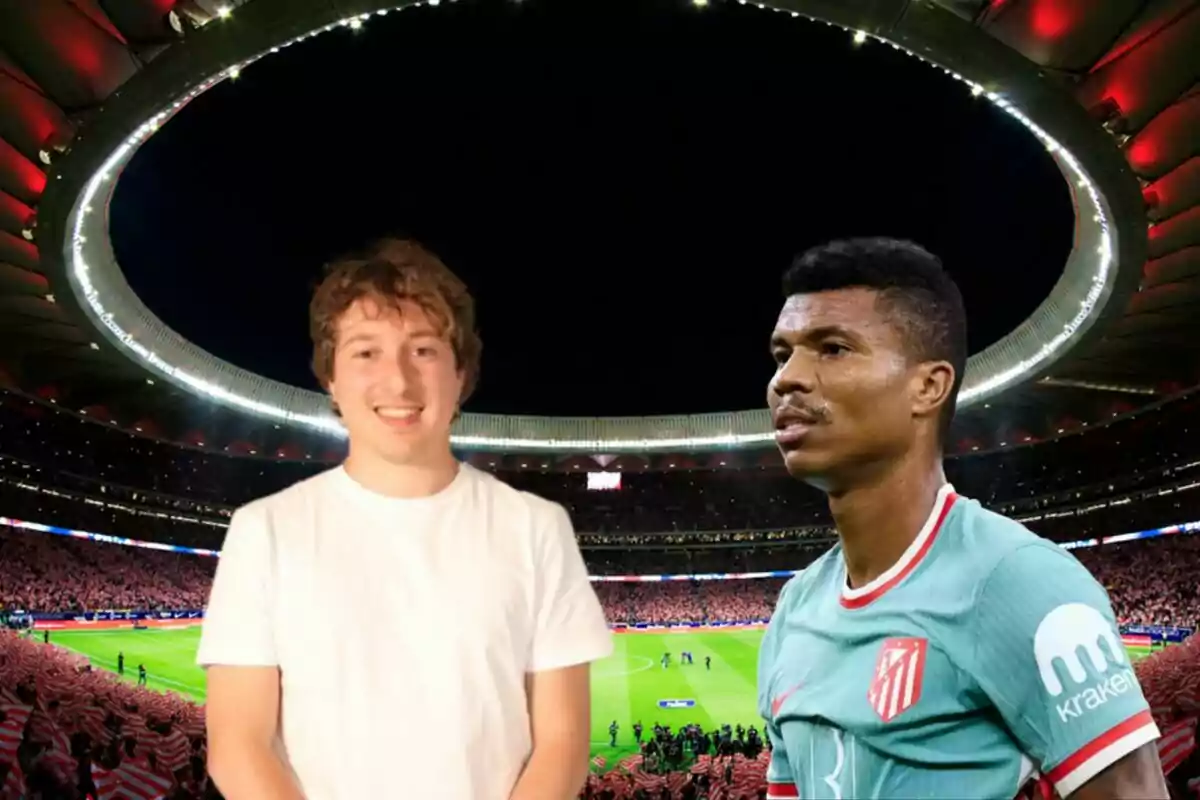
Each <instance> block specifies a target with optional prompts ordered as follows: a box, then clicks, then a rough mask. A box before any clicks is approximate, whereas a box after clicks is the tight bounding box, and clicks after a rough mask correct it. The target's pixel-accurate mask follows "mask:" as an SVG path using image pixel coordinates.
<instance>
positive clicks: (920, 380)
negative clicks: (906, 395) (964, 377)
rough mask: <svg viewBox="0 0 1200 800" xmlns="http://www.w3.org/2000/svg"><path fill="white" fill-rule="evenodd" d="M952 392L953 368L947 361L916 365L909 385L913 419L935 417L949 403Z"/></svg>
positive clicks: (924, 362)
mask: <svg viewBox="0 0 1200 800" xmlns="http://www.w3.org/2000/svg"><path fill="white" fill-rule="evenodd" d="M953 390H954V367H953V366H951V364H950V362H949V361H923V362H921V363H920V364H918V365H917V368H916V370H915V372H914V374H913V379H912V382H911V383H910V391H911V397H912V413H913V416H914V417H934V416H937V415H938V414H939V413H940V411H941V408H942V406H944V405H945V404H946V403H948V402H950V393H951V392H952V391H953Z"/></svg>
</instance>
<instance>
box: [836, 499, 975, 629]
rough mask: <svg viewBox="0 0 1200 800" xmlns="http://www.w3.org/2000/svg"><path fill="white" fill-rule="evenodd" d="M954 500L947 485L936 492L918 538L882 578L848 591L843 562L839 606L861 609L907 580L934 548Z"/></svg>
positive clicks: (843, 563) (848, 586)
mask: <svg viewBox="0 0 1200 800" xmlns="http://www.w3.org/2000/svg"><path fill="white" fill-rule="evenodd" d="M957 498H958V495H957V494H955V493H954V487H953V486H951V485H950V484H948V483H947V484H946V485H945V486H943V487H942V488H941V489H939V490H938V493H937V497H936V498H934V501H933V508H932V509H931V510H930V512H929V517H928V518H927V519H926V520H925V524H924V525H922V526H921V530H920V532H919V533H917V538H915V539H913V541H912V544H910V545H909V546H908V549H907V550H905V551H904V553H903V554H902V555H901V556H900V560H899V561H897V562H896V563H895V564H892V566H890V567H888V568H887V569H886V570H885V571H884V572H883V574H882V575H880V576H879V577H878V578H876V579H875V580H873V581H871V582H870V583H867V584H864V585H863V586H860V587H858V588H857V589H851V588H850V585H849V581H847V580H846V563H845V561H843V562H842V596H841V597H840V598H839V600H840V601H841V604H842V607H843V608H862V607H863V606H866V605H869V604H871V603H873V602H874V601H875V600H877V599H879V598H880V597H881V596H882V595H883V594H884V592H886V591H887V590H888V589H891V588H892V587H893V586H895V585H896V584H898V583H900V581H902V580H904V579H905V578H907V577H908V574H909V573H910V572H912V571H913V570H914V569H916V568H917V565H918V564H920V563H921V560H922V559H923V558H925V554H926V553H928V552H929V550H930V548H931V547H933V540H934V539H936V538H937V535H938V531H940V530H941V529H942V523H943V522H945V520H946V515H947V514H949V513H950V509H951V508H952V507H953V506H954V501H955V500H956V499H957Z"/></svg>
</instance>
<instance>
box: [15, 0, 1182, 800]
mask: <svg viewBox="0 0 1200 800" xmlns="http://www.w3.org/2000/svg"><path fill="white" fill-rule="evenodd" d="M471 5H472V3H469V2H467V0H458V2H457V3H456V2H453V0H450V1H449V2H445V3H439V2H437V0H429V1H428V2H424V3H405V2H398V0H390V1H389V0H338V2H333V3H331V2H317V1H316V0H313V1H312V2H310V1H309V0H244V2H230V1H228V0H227V1H226V2H215V1H210V0H121V1H120V2H118V1H117V0H92V1H90V2H73V1H72V0H41V1H40V2H38V3H22V2H16V1H15V0H14V1H13V2H0V620H2V621H3V623H4V625H5V626H7V627H8V628H10V629H11V630H10V631H8V632H4V633H3V635H0V797H3V798H7V797H14V798H22V797H26V798H33V797H40V798H79V797H97V798H110V797H139V798H141V797H145V798H155V797H171V798H200V797H218V796H219V795H218V794H217V793H216V789H215V787H213V786H212V785H211V782H208V781H206V780H205V769H204V755H205V741H204V710H203V702H204V699H205V692H206V690H205V681H204V673H203V670H202V669H201V668H199V667H197V666H196V665H195V652H196V647H197V643H198V640H199V632H200V625H201V623H202V620H203V614H204V605H205V602H206V598H207V596H208V590H209V587H210V585H211V581H212V578H213V574H214V570H215V565H216V563H217V557H218V555H219V552H220V550H221V545H222V539H223V536H224V531H225V529H226V527H227V526H228V523H229V520H230V517H231V515H232V513H233V511H234V509H235V508H237V507H238V506H240V505H242V504H244V503H246V502H249V501H251V500H253V499H255V498H258V497H262V496H265V495H268V494H271V493H273V492H276V491H279V490H280V489H282V488H284V487H286V486H288V485H290V484H292V483H295V482H296V481H298V480H301V479H303V478H306V477H310V476H312V475H314V474H316V473H318V472H321V471H323V470H326V469H329V468H330V467H331V466H333V465H334V464H336V463H338V461H339V460H340V459H341V458H342V455H343V451H344V447H345V443H344V434H343V432H342V430H341V426H340V424H339V423H338V421H337V419H336V417H335V416H334V415H333V414H332V412H331V410H330V408H329V401H328V398H327V397H326V396H325V395H324V393H322V392H320V391H316V390H315V389H313V388H307V387H302V386H299V385H297V383H296V382H295V381H291V380H288V379H286V378H285V379H280V377H279V376H277V375H270V374H265V372H264V371H259V370H255V369H250V368H247V367H246V366H244V365H243V364H241V363H236V362H237V359H235V358H231V357H230V356H228V355H225V353H222V354H221V355H217V354H214V353H213V352H210V349H209V347H208V346H207V343H204V344H200V343H197V342H196V341H193V338H194V337H189V336H186V335H184V334H183V333H181V332H180V331H179V330H177V326H176V325H175V324H174V321H173V320H172V319H167V315H165V314H161V313H156V311H155V310H152V304H150V303H149V302H147V301H145V300H143V298H142V297H141V296H140V294H139V290H138V289H137V288H136V287H135V283H137V281H135V280H133V279H132V278H133V277H134V271H133V270H132V269H131V268H129V266H128V265H127V264H125V263H124V262H125V261H126V259H125V258H124V256H123V255H122V257H121V258H120V259H119V258H118V254H120V253H122V252H123V251H122V248H123V247H124V245H122V242H121V241H119V239H118V237H116V236H115V235H114V233H113V230H114V228H115V227H116V226H118V225H119V224H121V223H120V220H119V219H118V212H117V211H116V209H117V207H118V206H119V200H120V194H119V193H120V192H121V191H124V189H122V188H121V184H122V182H123V181H124V182H127V183H131V182H133V181H135V180H137V179H138V178H137V168H138V167H137V165H138V159H139V158H143V157H144V156H145V153H143V154H142V155H139V151H142V150H145V151H147V152H150V151H152V150H153V149H154V148H155V147H156V146H157V144H158V142H161V140H160V139H156V137H158V136H159V135H160V131H163V132H164V133H163V136H164V137H165V136H166V135H167V134H169V133H170V132H171V129H173V128H175V127H178V126H179V125H181V124H183V123H185V122H187V120H188V117H189V114H191V115H193V116H194V115H196V114H199V113H201V112H202V111H203V108H202V106H203V104H204V103H206V102H208V101H209V99H210V98H211V97H212V96H213V95H214V94H216V93H217V92H219V91H222V90H224V89H226V88H228V86H229V85H231V84H233V83H234V82H236V81H238V80H240V79H241V78H242V76H243V73H244V74H245V75H246V76H247V77H249V76H251V75H253V74H254V73H255V71H258V70H265V69H268V68H269V67H270V63H271V62H272V60H273V59H276V58H284V57H290V56H289V54H294V53H296V52H303V51H304V48H317V47H324V46H326V45H325V44H323V43H324V42H327V41H328V40H329V39H331V38H333V37H337V36H341V35H343V34H347V35H348V34H355V35H357V34H358V33H359V32H361V31H363V30H364V29H371V28H374V27H377V26H380V25H383V24H385V23H386V24H388V25H391V24H395V25H403V24H405V19H406V18H407V17H412V18H413V19H414V20H418V21H419V22H420V24H437V23H436V22H430V20H431V19H435V20H436V18H439V17H444V16H446V15H447V14H466V13H467V11H465V10H464V7H466V6H471ZM480 5H486V3H480ZM500 5H503V4H500ZM510 5H520V4H510ZM533 5H536V3H534V4H533ZM675 5H677V6H678V7H679V8H678V9H677V10H675V11H673V12H672V13H678V14H685V15H702V14H714V13H716V12H718V11H719V10H720V9H717V8H709V3H707V2H695V3H687V2H683V0H680V2H678V3H676V4H675ZM726 5H729V6H737V5H739V4H735V3H728V4H726V3H724V2H717V1H716V0H714V2H712V6H726ZM740 5H741V6H744V7H745V8H743V9H740V10H737V12H736V13H738V14H745V15H752V16H754V18H755V19H756V20H758V21H757V22H754V23H752V24H755V25H770V26H773V27H774V26H796V27H795V30H794V31H793V29H792V28H790V27H785V31H786V35H789V36H790V35H793V34H794V35H795V36H797V37H801V36H808V35H813V36H829V37H835V38H836V39H837V40H839V41H843V42H845V43H846V45H847V49H855V48H862V49H867V48H878V49H885V50H889V51H894V53H889V56H888V57H889V58H895V59H903V60H906V61H910V62H912V63H913V65H914V66H916V67H918V68H919V69H920V70H925V71H928V72H929V73H931V74H932V75H934V76H935V77H936V79H937V80H940V81H941V82H942V83H943V84H944V85H946V86H949V87H951V88H952V90H953V91H954V92H957V93H959V94H961V95H962V96H963V97H964V98H973V100H974V101H977V102H978V103H987V104H988V108H989V109H990V112H992V113H994V114H995V118H997V119H999V118H1002V119H1003V122H1004V124H1005V125H1009V126H1012V127H1013V128H1014V129H1015V130H1017V131H1018V133H1019V136H1020V137H1023V139H1024V140H1025V141H1026V143H1027V144H1029V145H1031V146H1033V147H1035V148H1036V149H1037V150H1038V151H1039V152H1040V153H1042V155H1043V156H1044V157H1045V158H1047V159H1049V161H1050V162H1051V163H1052V167H1053V169H1054V170H1056V171H1057V173H1058V176H1059V177H1060V178H1061V185H1060V186H1059V187H1058V189H1059V190H1062V191H1065V192H1068V193H1069V197H1070V209H1071V214H1072V221H1073V229H1072V231H1071V236H1070V243H1069V247H1067V248H1066V258H1065V261H1064V263H1063V264H1062V265H1061V275H1058V276H1057V277H1056V278H1055V279H1053V281H1052V285H1051V288H1050V289H1049V291H1048V292H1047V293H1045V295H1044V296H1042V297H1038V298H1036V299H1035V300H1036V301H1035V302H1034V304H1033V306H1032V307H1031V310H1030V313H1028V314H1027V315H1023V316H1021V315H1018V316H1019V317H1020V318H1018V319H1016V320H1014V321H1013V322H1012V324H1011V325H1009V326H1008V329H1007V330H1005V331H1002V332H1001V334H1000V335H998V336H997V337H996V338H995V340H994V341H991V342H989V343H987V344H986V346H983V347H981V348H977V349H975V350H974V352H973V355H972V356H971V358H970V361H969V363H968V368H967V373H966V378H965V382H964V385H963V391H962V394H961V396H960V403H959V411H958V414H957V417H956V421H955V426H954V428H953V431H952V435H951V439H950V446H949V448H948V449H949V453H948V461H947V464H946V469H947V475H948V477H949V479H950V481H951V482H952V483H953V484H954V486H955V487H956V489H957V491H958V492H960V493H961V494H963V495H965V496H969V497H972V498H975V499H977V500H978V501H979V502H981V503H982V504H984V505H985V506H987V507H989V508H991V509H994V510H996V511H998V512H1000V513H1002V514H1005V515H1007V516H1009V517H1011V518H1013V519H1016V520H1018V521H1020V522H1022V523H1024V524H1025V525H1026V526H1028V527H1029V528H1030V529H1031V530H1033V531H1034V532H1035V533H1037V534H1039V535H1041V536H1043V537H1046V538H1047V539H1049V540H1051V541H1054V542H1057V543H1059V544H1061V545H1062V546H1063V547H1065V548H1067V549H1069V550H1070V551H1071V552H1072V553H1073V554H1074V555H1076V556H1077V557H1078V558H1079V560H1080V561H1081V562H1082V563H1083V564H1084V565H1085V566H1086V567H1087V568H1088V569H1089V570H1090V571H1091V572H1092V573H1093V574H1094V575H1095V576H1096V577H1097V578H1098V579H1099V580H1100V581H1101V582H1102V583H1103V584H1104V586H1105V587H1106V588H1107V589H1108V591H1109V593H1110V596H1111V598H1112V601H1113V605H1114V609H1115V611H1116V613H1117V615H1118V618H1119V621H1120V623H1121V625H1122V633H1123V635H1124V644H1125V647H1126V650H1127V652H1128V654H1129V656H1130V658H1131V660H1132V661H1133V662H1134V665H1135V669H1136V672H1137V674H1138V677H1139V679H1140V682H1141V684H1142V686H1143V689H1144V691H1145V692H1146V695H1147V699H1148V700H1149V701H1150V703H1151V706H1152V708H1153V713H1154V716H1155V719H1156V721H1157V722H1158V723H1159V727H1160V729H1161V730H1162V731H1163V733H1164V736H1163V738H1162V739H1161V740H1160V742H1159V752H1160V756H1161V758H1162V762H1163V766H1164V770H1165V771H1166V772H1167V777H1168V780H1169V785H1170V787H1171V789H1172V792H1173V793H1175V796H1179V797H1184V796H1192V795H1191V794H1189V792H1191V793H1196V792H1200V755H1197V751H1196V748H1195V734H1196V718H1197V716H1198V715H1200V645H1198V644H1197V642H1200V639H1197V638H1195V637H1193V636H1192V634H1193V633H1194V631H1195V629H1196V626H1197V625H1198V624H1200V589H1198V588H1197V586H1198V581H1197V579H1196V575H1197V572H1198V570H1200V537H1195V536H1192V535H1190V534H1194V533H1196V532H1198V531H1200V426H1198V425H1197V422H1196V420H1197V419H1198V416H1197V415H1198V414H1200V394H1198V393H1197V392H1198V390H1200V359H1197V357H1196V349H1195V342H1196V341H1197V340H1198V339H1197V337H1198V335H1200V329H1198V323H1197V318H1198V315H1197V314H1196V310H1197V302H1198V290H1200V210H1198V204H1200V158H1197V155H1196V145H1197V143H1198V142H1200V93H1197V91H1196V79H1197V74H1198V68H1197V59H1196V56H1195V54H1196V53H1198V52H1200V3H1197V2H1195V1H1194V0H1150V1H1147V0H1119V1H1118V0H1113V2H1108V3H1104V4H1091V3H1085V2H1072V1H1070V0H926V2H912V3H910V2H902V1H901V0H897V1H896V2H866V1H865V0H863V1H862V2H860V1H859V0H853V1H851V2H840V3H829V2H820V1H819V0H771V2H763V3H747V2H745V0H740ZM384 17H386V18H387V19H386V20H382V19H381V18H384ZM763 17H766V18H769V19H768V21H767V22H762V21H761V20H762V18H763ZM814 30H816V31H818V32H817V33H814V32H813V31H814ZM820 31H823V32H820ZM831 40H832V39H831ZM193 106H194V107H193ZM198 109H199V110H198ZM204 113H207V112H204ZM176 117H178V118H179V120H178V121H177V120H176ZM993 124H995V123H994V121H993ZM363 146H364V148H367V147H368V144H367V143H366V142H364V145H363ZM370 146H371V147H373V146H376V145H370ZM843 166H844V165H843ZM316 205H321V204H320V203H317V204H316ZM322 213H329V214H331V215H332V216H335V217H336V216H337V214H336V213H335V212H333V211H331V210H329V209H328V208H326V209H324V210H323V211H322ZM188 223H189V224H194V225H195V226H196V227H197V228H199V227H200V225H201V222H200V221H195V220H188ZM203 224H204V226H205V227H208V226H209V225H210V224H211V223H210V222H209V221H207V220H206V221H204V223H203ZM222 224H223V223H222ZM213 227H219V225H214V226H213ZM196 238H197V239H202V238H204V237H203V236H197V237H196ZM997 246H998V245H997ZM987 247H988V244H987V243H984V244H982V245H980V246H979V249H987ZM180 280H182V278H180ZM1015 280H1016V281H1019V280H1020V278H1019V277H1017V278H1016V279H1015ZM485 298H486V294H485ZM214 349H215V348H214ZM492 383H493V384H494V383H495V381H492ZM748 406H749V404H746V406H743V407H741V408H729V409H720V410H713V409H709V410H707V411H706V412H705V413H673V414H654V415H649V416H647V415H641V416H633V415H623V416H604V415H598V416H588V415H583V414H580V415H571V416H563V415H554V416H548V415H545V416H544V415H532V414H527V413H520V414H512V413H475V412H471V411H468V412H467V413H464V414H463V415H462V416H461V417H460V418H459V420H458V422H457V423H456V429H455V434H454V439H453V445H454V447H455V450H456V453H457V455H458V456H459V457H460V458H461V459H462V460H463V461H465V462H467V463H470V464H472V465H474V466H476V467H478V468H480V469H483V470H487V471H489V472H492V473H494V474H496V475H498V476H500V477H502V479H503V480H504V481H505V482H507V483H509V484H511V485H513V486H515V487H517V488H520V489H524V490H528V491H531V492H533V493H536V494H538V495H540V496H542V497H546V498H548V499H551V500H554V501H556V502H559V503H561V504H562V505H563V506H565V507H566V508H567V509H568V511H569V512H570V514H571V518H572V521H573V523H574V526H575V529H576V531H577V532H578V539H579V543H580V546H581V549H582V551H583V554H584V558H585V561H586V563H587V565H588V568H589V574H590V576H591V579H592V581H593V585H594V586H595V588H596V591H597V594H598V595H599V597H600V600H601V602H602V605H603V607H604V611H605V614H606V617H607V619H608V621H609V623H610V626H611V627H612V629H613V630H614V632H615V633H616V634H617V635H615V636H614V639H615V647H616V650H615V653H614V655H613V656H612V657H610V658H609V659H606V660H605V661H603V662H600V663H598V664H596V665H595V666H594V668H593V689H592V692H593V711H592V735H591V739H592V756H593V767H594V769H593V775H592V777H591V778H590V779H589V784H588V787H587V789H586V792H585V795H586V796H588V797H660V796H661V797H690V798H699V797H708V798H725V800H736V798H757V797H763V796H765V791H766V790H765V761H764V758H763V744H762V742H761V739H760V738H759V734H758V731H759V730H761V727H762V721H761V719H760V717H759V714H758V709H757V697H756V692H755V682H756V661H757V652H758V643H759V641H760V640H761V637H762V630H763V627H764V623H765V622H766V621H767V620H768V619H769V617H770V615H771V611H772V609H773V606H774V603H775V600H776V598H777V596H778V594H779V591H780V589H781V587H782V586H783V584H784V582H785V581H786V580H787V579H788V578H789V577H790V576H792V575H794V574H796V573H797V572H798V571H800V570H802V569H803V567H804V566H805V565H806V564H807V563H809V562H810V561H812V560H813V559H814V558H816V557H817V556H819V555H820V554H821V553H822V552H824V551H825V550H827V549H828V547H829V546H830V545H831V544H832V543H833V542H834V541H836V531H835V530H834V529H833V527H832V520H831V518H830V516H829V512H828V508H827V506H826V503H825V500H824V498H823V497H822V496H821V495H819V494H818V493H816V492H807V493H797V491H796V489H795V488H794V482H793V481H792V480H791V479H790V478H789V477H788V475H787V473H786V472H785V471H784V470H783V468H782V465H781V464H780V460H779V455H778V452H777V450H776V449H775V445H774V440H773V437H772V434H771V423H770V421H769V418H768V416H767V412H766V411H765V409H759V408H752V409H750V410H745V409H746V408H747V407H748ZM468 408H470V406H468ZM380 635H385V634H384V633H382V632H381V633H380ZM1189 637H1191V638H1189ZM685 653H686V654H688V657H687V658H686V659H685V658H684V656H683V654H685ZM664 656H669V658H664ZM635 725H636V726H638V730H637V732H636V734H635ZM610 726H615V727H610ZM660 726H662V729H660ZM647 742H652V743H653V746H650V747H646V746H644V744H645V743H647ZM398 791H400V790H398Z"/></svg>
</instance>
